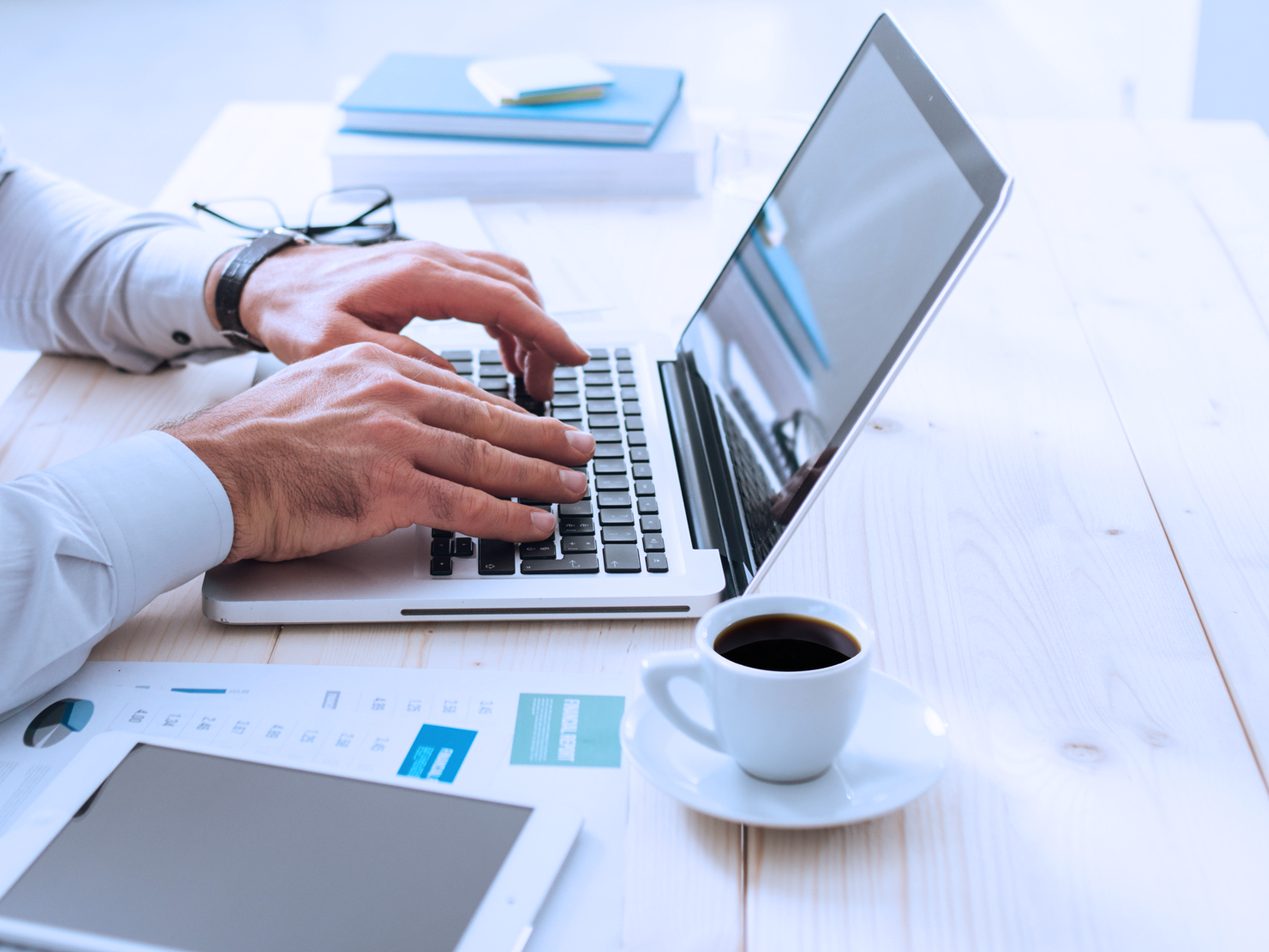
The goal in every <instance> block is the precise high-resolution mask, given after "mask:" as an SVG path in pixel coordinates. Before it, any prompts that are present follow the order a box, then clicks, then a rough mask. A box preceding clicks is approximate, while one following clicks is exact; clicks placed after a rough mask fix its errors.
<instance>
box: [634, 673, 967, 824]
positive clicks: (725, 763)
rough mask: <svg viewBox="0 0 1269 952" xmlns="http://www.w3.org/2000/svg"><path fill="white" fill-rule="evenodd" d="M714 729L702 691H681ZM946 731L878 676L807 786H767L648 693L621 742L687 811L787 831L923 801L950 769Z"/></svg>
mask: <svg viewBox="0 0 1269 952" xmlns="http://www.w3.org/2000/svg"><path fill="white" fill-rule="evenodd" d="M675 696H676V697H677V698H678V699H679V702H680V703H681V704H682V705H683V707H684V709H685V711H686V712H687V713H689V714H691V715H692V716H693V717H697V718H699V719H700V720H702V721H703V722H704V723H709V714H708V712H707V710H706V708H705V699H704V697H703V696H702V695H701V694H700V692H699V691H698V690H692V691H691V692H690V693H689V691H688V690H684V691H683V692H682V693H679V692H676V694H675ZM946 735H947V725H946V724H945V723H944V721H943V718H941V717H940V716H939V715H938V713H937V712H935V710H934V709H933V708H931V707H929V706H928V705H927V704H926V703H925V701H923V700H922V699H921V698H920V697H918V696H917V695H916V694H915V693H914V692H913V691H912V689H911V688H909V687H908V686H907V685H905V684H903V683H902V682H900V681H896V680H895V679H894V678H891V677H888V676H887V675H884V674H882V673H880V672H879V671H874V672H872V674H871V676H870V679H869V682H868V696H867V699H866V700H865V701H864V710H863V713H862V714H861V715H860V717H859V723H858V724H857V725H855V730H854V732H853V733H852V734H851V736H850V741H849V742H848V743H847V744H846V747H845V749H844V750H843V751H842V752H841V753H840V754H839V755H838V757H837V760H836V762H835V763H834V764H833V766H832V767H830V768H829V769H828V772H827V773H825V774H823V775H822V776H820V777H817V778H816V779H814V780H808V781H806V782H805V783H768V782H767V781H765V780H758V779H756V778H754V777H751V776H749V774H747V773H745V772H744V771H743V770H741V769H740V768H739V767H737V766H736V762H735V761H734V760H732V759H731V758H730V757H728V756H726V755H725V754H720V753H718V752H717V751H714V750H710V749H709V748H708V747H704V746H702V745H701V744H698V743H697V742H696V741H694V740H692V739H691V738H689V737H687V736H686V735H684V734H682V733H680V732H679V730H678V729H677V728H675V727H674V726H673V725H671V724H670V722H669V721H667V720H666V719H665V717H664V716H663V715H662V714H661V712H660V711H659V710H657V709H656V707H654V706H653V704H652V702H651V701H650V700H648V697H647V695H644V694H639V695H637V696H636V697H635V698H634V699H633V700H632V701H631V702H630V705H629V706H628V707H627V708H626V716H625V717H624V718H623V719H622V722H621V743H622V746H624V747H625V749H626V752H627V753H628V754H629V755H630V759H631V760H633V761H634V762H635V763H636V764H638V765H639V769H640V770H642V771H643V773H644V774H645V775H646V776H647V778H648V779H649V780H650V781H651V782H652V784H653V785H654V786H656V787H657V788H658V789H660V790H661V791H663V792H664V793H668V794H669V795H670V796H672V797H674V798H675V799H676V800H678V801H679V802H680V803H683V804H685V805H686V806H689V807H691V808H692V809H693V810H698V811H700V812H701V813H707V814H709V815H710V816H714V817H718V818H719V819H720V820H730V821H731V822H733V823H747V824H749V825H750V826H766V827H773V828H776V829H785V830H805V829H815V828H817V827H826V826H842V825H844V824H847V823H858V822H860V821H862V820H871V819H872V818H873V817H878V816H881V815H882V814H884V813H889V812H890V811H891V810H897V809H898V808H899V807H901V806H903V805H904V804H906V803H909V802H911V801H912V800H915V799H916V798H917V797H919V796H920V795H921V794H923V793H924V792H925V791H926V790H928V789H929V788H930V786H931V785H932V784H933V783H934V781H935V780H937V779H938V778H939V775H940V774H941V773H942V772H943V767H944V766H945V765H946V763H947V736H946Z"/></svg>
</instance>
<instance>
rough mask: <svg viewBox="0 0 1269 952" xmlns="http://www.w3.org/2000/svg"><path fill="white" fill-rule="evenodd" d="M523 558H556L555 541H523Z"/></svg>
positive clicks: (521, 546) (521, 554)
mask: <svg viewBox="0 0 1269 952" xmlns="http://www.w3.org/2000/svg"><path fill="white" fill-rule="evenodd" d="M520 558H521V559H553V558H555V543H554V542H521V543H520Z"/></svg>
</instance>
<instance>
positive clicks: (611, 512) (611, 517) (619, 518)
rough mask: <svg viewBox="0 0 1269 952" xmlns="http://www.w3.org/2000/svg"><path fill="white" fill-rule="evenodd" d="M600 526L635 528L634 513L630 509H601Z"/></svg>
mask: <svg viewBox="0 0 1269 952" xmlns="http://www.w3.org/2000/svg"><path fill="white" fill-rule="evenodd" d="M599 524H600V525H601V526H633V525H634V513H633V512H631V511H630V510H629V509H601V510H599Z"/></svg>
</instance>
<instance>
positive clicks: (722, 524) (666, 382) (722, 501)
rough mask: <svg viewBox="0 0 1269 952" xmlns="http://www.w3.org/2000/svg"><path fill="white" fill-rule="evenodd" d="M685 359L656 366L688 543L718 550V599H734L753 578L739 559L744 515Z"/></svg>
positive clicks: (723, 452)
mask: <svg viewBox="0 0 1269 952" xmlns="http://www.w3.org/2000/svg"><path fill="white" fill-rule="evenodd" d="M687 359H690V357H688V358H684V357H680V358H679V359H678V360H663V361H660V362H659V364H658V366H659V369H660V375H661V389H662V390H663V391H664V393H665V406H666V409H667V412H668V413H669V416H670V438H671V441H672V442H673V444H674V458H675V461H676V462H677V464H678V469H679V483H680V484H681V485H682V487H683V502H684V505H685V507H686V509H687V522H688V527H689V528H690V529H691V532H692V545H693V546H695V547H696V548H698V549H717V550H718V552H719V555H720V556H721V558H722V564H723V576H724V589H723V597H724V598H733V597H735V596H736V595H739V594H740V593H741V592H743V591H744V590H745V588H746V587H747V586H748V584H749V580H750V579H751V578H752V574H751V573H750V571H749V569H748V567H747V564H746V561H745V558H744V555H745V553H747V552H748V546H747V545H746V543H745V535H744V529H743V528H742V527H743V526H744V519H743V516H742V514H741V511H740V509H739V507H738V505H737V504H736V496H735V494H734V493H732V492H731V490H730V484H729V483H728V482H727V481H726V477H725V467H724V466H723V465H722V462H723V460H725V459H726V458H727V453H726V450H725V449H724V447H723V443H722V438H721V437H720V435H719V433H718V428H717V426H716V425H715V423H714V419H713V411H712V409H710V404H709V394H708V393H706V392H703V388H702V387H700V386H699V385H694V384H693V379H694V375H693V374H692V373H691V372H690V371H689V370H688V369H687V368H686V367H685V366H684V363H685V361H686V360H687ZM702 408H704V409H702Z"/></svg>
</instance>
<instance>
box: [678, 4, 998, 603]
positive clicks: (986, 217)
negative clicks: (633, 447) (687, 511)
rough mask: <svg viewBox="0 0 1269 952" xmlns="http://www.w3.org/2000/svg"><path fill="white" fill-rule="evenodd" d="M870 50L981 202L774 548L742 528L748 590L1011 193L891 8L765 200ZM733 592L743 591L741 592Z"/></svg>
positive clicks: (712, 421)
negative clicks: (757, 547) (759, 546)
mask: <svg viewBox="0 0 1269 952" xmlns="http://www.w3.org/2000/svg"><path fill="white" fill-rule="evenodd" d="M870 49H875V50H877V52H878V53H880V54H881V56H882V57H883V58H884V59H885V61H886V64H887V65H888V66H889V67H890V69H891V71H892V72H893V73H894V75H895V77H896V79H897V80H898V81H899V83H900V85H901V86H902V87H903V89H904V91H905V92H906V93H907V94H908V96H909V98H910V99H911V101H912V103H913V104H914V105H915V106H916V108H917V109H918V110H919V111H920V113H921V115H922V116H923V117H924V118H925V120H926V122H927V123H928V124H929V126H930V128H931V130H933V132H934V134H935V135H936V137H937V138H938V140H939V142H940V144H941V145H942V146H943V148H944V149H945V150H946V151H947V154H948V155H949V156H950V157H951V158H952V160H953V161H954V162H955V163H956V166H957V167H958V168H959V169H960V171H961V174H962V175H964V177H965V180H966V181H967V182H968V183H969V184H970V187H971V188H973V190H974V192H975V194H976V195H977V196H978V197H979V199H980V200H981V201H982V203H983V207H982V210H981V211H980V212H979V214H978V215H977V216H975V218H974V220H973V222H972V223H971V224H970V226H969V227H968V228H967V229H966V232H965V235H964V236H963V238H962V240H961V241H960V242H959V243H958V244H957V246H956V248H955V249H954V251H953V252H952V253H951V255H949V257H948V260H947V262H946V263H945V265H944V267H943V268H942V269H941V270H940V271H939V273H938V275H937V277H936V278H935V280H934V282H933V283H932V284H931V287H930V290H929V292H928V293H927V294H926V295H925V296H924V297H923V298H922V300H921V302H920V304H919V305H918V306H917V308H916V309H915V310H914V311H913V314H912V317H911V318H910V319H909V320H908V322H907V323H906V324H905V325H904V327H903V329H902V331H901V332H900V333H899V335H898V337H897V338H896V340H895V343H894V345H893V346H892V347H891V348H890V350H889V351H887V353H886V355H885V357H884V358H883V360H882V361H881V362H880V364H879V365H878V368H877V371H876V372H875V373H874V374H873V376H872V377H871V378H870V380H869V381H868V383H867V385H866V386H865V387H864V390H863V393H862V394H861V396H860V398H859V399H858V400H857V401H856V403H855V405H854V407H852V408H851V411H850V413H849V414H848V415H847V417H846V419H845V420H844V421H843V423H842V425H841V426H840V427H839V428H838V429H837V430H836V431H835V432H834V434H833V435H832V437H831V438H830V439H829V440H828V443H827V446H826V448H825V450H824V451H823V454H822V457H823V458H825V459H826V462H825V464H824V465H823V466H822V468H821V469H820V471H819V472H818V473H816V474H814V475H812V476H810V477H809V478H807V479H806V480H805V481H804V482H803V483H802V484H801V485H800V486H799V487H798V489H797V493H796V497H795V498H794V499H793V500H792V501H791V502H789V503H788V506H789V509H790V510H791V511H790V515H789V517H788V521H787V523H786V525H785V526H784V528H783V529H782V530H781V533H780V536H779V538H778V539H777V540H776V542H775V544H774V545H773V546H772V548H771V550H770V551H769V552H768V553H767V555H766V556H765V558H763V559H762V560H761V562H759V561H758V559H757V558H756V556H755V554H754V552H753V548H752V545H751V543H750V538H749V530H748V526H747V525H744V526H742V527H741V528H742V530H743V531H742V533H741V534H742V535H743V537H744V543H745V551H744V552H725V553H724V557H725V558H726V559H729V560H730V561H732V562H733V563H739V564H740V565H741V566H743V568H744V570H745V571H744V574H745V575H746V576H747V581H746V583H745V584H744V586H743V587H744V588H745V589H746V590H747V589H748V588H750V587H752V586H753V585H754V584H755V583H756V582H757V581H759V579H760V578H761V576H762V575H763V574H764V570H765V569H766V568H767V567H769V566H770V565H771V563H772V561H773V559H774V558H775V557H776V556H777V555H778V554H779V552H780V550H781V549H783V548H784V546H785V544H786V543H787V542H788V540H789V538H790V536H791V535H792V533H793V530H794V529H795V528H796V526H797V524H798V523H799V522H800V521H801V518H802V517H803V516H804V515H805V513H806V512H807V510H808V509H809V507H810V504H811V503H812V501H813V500H814V498H815V497H816V496H817V495H818V493H819V492H820V490H821V489H822V488H823V487H824V485H825V484H826V483H827V480H828V477H829V476H830V475H831V473H832V472H833V470H835V469H836V468H837V466H838V465H839V464H840V463H841V460H842V458H843V456H844V455H845V453H844V451H845V450H846V449H847V448H848V447H849V446H850V444H851V443H852V442H853V441H854V439H855V438H856V437H857V436H858V434H859V431H860V430H861V429H862V424H863V423H865V422H866V421H867V419H868V418H869V416H870V415H871V414H872V412H873V410H874V409H875V407H876V404H877V403H878V402H879V401H880V399H881V397H882V395H883V394H884V393H885V390H886V389H887V387H888V385H889V383H890V381H891V379H893V377H894V375H895V374H897V372H898V371H899V369H900V368H901V367H902V365H903V363H904V361H905V360H906V358H907V356H908V354H909V353H910V352H911V350H912V348H913V347H914V346H915V344H916V342H917V341H918V340H919V338H920V336H921V332H922V331H923V330H924V327H925V326H926V325H927V324H928V322H929V320H930V319H931V318H932V317H933V316H934V314H935V313H936V312H937V310H938V306H939V305H940V304H941V303H942V300H943V298H945V297H946V295H947V293H948V292H949V291H950V290H951V288H952V286H953V285H954V284H955V279H956V277H957V276H958V274H959V272H960V271H961V270H962V269H963V268H964V267H965V265H966V264H967V263H968V261H969V260H970V258H971V257H972V254H973V252H974V250H976V247H977V245H978V244H979V243H980V242H981V240H982V238H983V237H984V236H985V235H986V233H987V231H988V230H989V228H990V225H991V224H992V222H993V221H994V219H995V217H996V216H997V215H998V214H999V213H1000V210H1001V209H1002V208H1003V205H1004V201H1005V199H1006V198H1007V196H1008V193H1009V187H1010V177H1009V175H1008V174H1007V173H1006V172H1005V170H1004V168H1003V167H1002V166H1001V164H1000V162H999V161H998V160H997V159H996V157H995V156H994V155H993V154H992V152H991V150H990V149H989V148H988V147H987V145H986V144H985V143H984V142H983V140H982V138H981V137H980V136H979V135H978V134H977V132H975V130H974V129H973V127H972V126H971V125H970V123H969V121H968V119H966V118H965V116H964V114H963V113H962V112H961V110H960V109H959V108H958V107H957V105H956V104H955V102H954V101H953V100H952V98H951V96H950V95H949V94H948V93H947V91H946V90H944V89H943V87H942V86H941V85H940V84H939V82H938V80H937V79H936V78H935V77H934V75H933V74H932V73H931V72H930V69H929V67H928V66H926V64H925V63H924V61H922V59H921V58H920V56H919V55H918V54H917V52H916V51H915V50H914V49H913V47H912V46H911V44H910V43H909V42H908V41H907V39H906V38H905V37H904V35H903V33H902V32H901V31H900V30H899V28H898V26H897V25H896V24H895V23H894V21H893V20H892V19H891V18H890V17H889V15H888V14H882V15H881V16H880V17H878V19H877V20H876V22H875V23H874V24H873V25H872V27H871V28H870V29H869V31H868V34H867V36H866V37H865V38H864V41H863V43H861V44H860V46H859V49H858V50H857V51H856V52H855V55H854V56H852V57H851V60H850V63H848V64H847V66H846V69H845V70H843V72H842V75H841V77H840V78H839V79H838V81H837V83H836V84H835V85H834V87H833V90H832V92H831V93H830V94H829V95H828V97H827V98H826V99H825V101H824V105H823V106H822V107H821V108H820V111H819V113H818V114H817V115H816V117H815V120H814V122H812V123H811V125H810V127H809V128H808V130H807V132H806V134H805V135H804V136H803V138H802V141H801V142H800V143H799V144H798V147H797V149H796V150H795V151H794V152H793V155H792V156H791V157H790V159H789V161H788V163H787V164H786V165H785V167H784V169H783V170H782V171H781V173H780V175H779V177H778V178H777V179H776V182H775V185H773V186H772V188H771V191H770V192H769V193H768V195H767V199H768V200H769V199H770V198H771V196H773V195H775V194H776V192H777V191H778V190H779V189H780V187H781V185H782V184H783V183H784V182H785V180H786V179H787V178H788V177H789V176H790V175H791V174H792V173H793V172H794V170H795V169H796V168H797V166H798V163H799V161H800V159H801V158H802V156H804V155H805V154H806V152H807V149H808V147H809V146H810V145H811V143H812V141H813V140H814V138H815V135H816V132H817V131H818V130H819V128H820V126H821V124H822V123H823V121H824V118H825V116H826V115H827V114H828V113H829V111H830V110H831V109H832V107H833V105H834V103H835V102H836V101H837V98H838V96H840V95H841V94H842V91H843V89H844V88H845V86H846V83H847V81H848V80H849V79H850V76H851V73H852V71H853V70H854V68H855V66H856V64H857V63H858V62H859V61H860V60H861V59H862V57H863V56H864V55H866V53H867V52H868V51H869V50H870ZM765 204H766V201H765V200H764V202H763V203H762V204H761V205H759V207H758V210H757V211H756V212H755V214H754V217H753V219H752V220H751V221H750V223H749V225H748V226H747V227H746V228H745V230H744V231H743V232H742V234H741V238H740V240H739V241H738V242H737V243H736V247H735V248H734V249H733V250H732V253H731V255H730V256H729V257H728V259H727V263H726V264H725V265H724V266H723V267H722V268H721V269H720V270H719V272H718V275H717V276H716V277H715V279H714V282H713V283H712V284H711V286H710V288H709V290H708V291H707V292H706V294H705V296H704V297H703V298H702V299H701V305H700V306H699V307H698V308H697V310H696V313H695V314H693V317H692V320H690V321H688V323H687V325H686V326H685V328H684V331H683V334H682V335H681V336H680V337H679V341H678V345H677V348H676V356H677V359H678V362H680V363H683V364H686V365H690V363H691V361H690V352H689V351H686V350H685V341H686V339H687V337H688V335H689V332H690V329H691V326H692V321H695V320H696V319H697V317H698V316H699V315H700V312H701V310H702V309H703V308H704V307H705V304H706V302H708V301H709V300H710V299H711V297H712V296H713V294H714V292H715V290H716V289H717V288H718V286H719V284H720V282H721V281H722V279H723V277H724V275H726V274H727V272H728V270H729V269H730V268H732V267H733V265H734V264H735V262H736V259H737V257H738V256H739V254H740V252H741V251H742V250H743V248H744V246H745V242H746V241H747V240H748V237H749V235H750V233H751V232H752V231H753V229H754V227H755V226H756V225H757V224H758V220H759V217H760V216H761V214H762V207H763V206H765ZM685 358H686V359H685ZM700 410H704V414H703V416H704V417H705V419H704V421H703V422H704V423H705V425H708V426H711V427H713V428H714V429H715V431H716V432H717V430H718V421H717V419H716V414H715V413H714V408H713V407H712V406H710V407H708V408H700V407H698V411H700ZM675 442H676V444H677V443H679V442H680V441H679V440H677V439H676V441H675ZM712 442H713V443H714V445H716V446H720V447H722V448H723V452H724V453H729V452H730V451H729V449H728V448H727V443H726V441H725V440H723V439H717V438H716V439H715V440H714V441H712ZM711 470H713V471H714V472H716V473H719V474H721V476H722V478H724V479H726V480H727V481H728V483H729V484H728V485H727V486H725V487H722V486H718V487H715V491H716V492H717V493H720V494H721V493H723V492H725V493H726V494H727V496H728V497H729V498H730V499H732V500H739V491H738V489H737V487H736V486H735V485H733V484H731V482H730V476H731V474H732V473H734V472H735V467H734V465H732V461H731V460H730V459H727V460H726V461H725V465H723V466H721V467H717V468H713V467H711ZM742 521H743V519H742ZM717 541H718V543H719V544H721V545H724V546H726V541H725V539H720V540H717ZM728 594H739V590H738V591H735V592H729V593H728Z"/></svg>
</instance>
